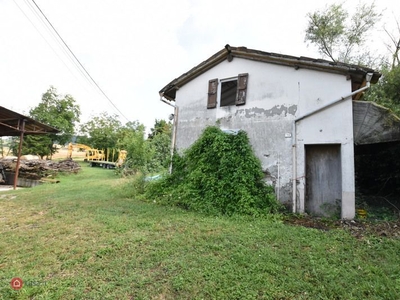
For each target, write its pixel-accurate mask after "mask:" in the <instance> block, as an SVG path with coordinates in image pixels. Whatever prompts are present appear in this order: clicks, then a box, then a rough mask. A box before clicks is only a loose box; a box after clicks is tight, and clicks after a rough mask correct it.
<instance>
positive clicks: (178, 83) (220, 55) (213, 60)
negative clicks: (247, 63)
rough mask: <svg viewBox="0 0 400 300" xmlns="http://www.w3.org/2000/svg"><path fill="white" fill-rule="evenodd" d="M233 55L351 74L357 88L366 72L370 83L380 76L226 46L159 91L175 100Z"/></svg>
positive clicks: (365, 70)
mask: <svg viewBox="0 0 400 300" xmlns="http://www.w3.org/2000/svg"><path fill="white" fill-rule="evenodd" d="M235 57H238V58H244V59H250V60H254V61H260V62H265V63H272V64H278V65H283V66H289V67H293V68H295V69H296V70H297V69H311V70H319V71H323V72H330V73H337V74H343V75H347V76H350V78H351V80H352V83H353V90H356V89H358V88H359V87H361V86H362V85H363V84H365V76H366V74H367V73H372V74H373V76H372V79H371V83H376V82H377V81H378V79H379V77H380V76H381V74H380V73H379V72H376V71H374V70H373V69H370V68H366V67H361V66H358V65H353V64H345V63H340V62H332V61H328V60H323V59H315V58H309V57H304V56H301V57H295V56H290V55H282V54H277V53H271V52H264V51H259V50H253V49H247V48H246V47H232V46H229V45H226V46H225V47H224V48H223V49H222V50H220V51H218V52H217V53H215V54H214V55H213V56H211V57H210V58H208V59H207V60H205V61H203V62H202V63H200V64H199V65H197V66H195V67H194V68H192V69H191V70H189V71H188V72H186V73H184V74H182V75H181V76H179V77H178V78H176V79H174V80H172V81H171V82H170V83H168V84H167V85H166V86H165V87H164V88H162V89H161V90H160V92H159V93H160V95H161V96H164V97H165V98H166V99H168V100H175V97H176V91H177V90H178V89H179V88H180V87H182V86H183V85H185V84H186V83H188V82H189V81H191V80H193V79H194V78H196V77H197V76H199V75H201V74H203V73H204V72H206V71H208V70H209V69H211V68H213V67H214V66H216V65H217V64H219V63H220V62H222V61H224V60H225V59H227V60H228V61H232V60H233V59H234V58H235Z"/></svg>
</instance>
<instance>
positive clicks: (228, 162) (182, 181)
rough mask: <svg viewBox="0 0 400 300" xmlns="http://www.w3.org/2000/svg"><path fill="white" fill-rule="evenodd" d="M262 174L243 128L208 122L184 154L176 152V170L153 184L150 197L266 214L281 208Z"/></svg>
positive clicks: (229, 211)
mask: <svg viewBox="0 0 400 300" xmlns="http://www.w3.org/2000/svg"><path fill="white" fill-rule="evenodd" d="M263 177H264V175H263V173H262V169H261V163H260V161H259V160H258V158H257V157H256V156H255V155H254V153H253V150H252V148H251V146H250V143H249V140H248V137H247V134H246V133H245V132H244V131H239V132H238V134H236V135H233V134H227V133H224V132H223V131H221V130H220V129H219V128H217V127H208V128H206V129H205V130H204V132H203V134H202V135H201V137H200V138H199V139H198V140H197V141H196V142H195V143H194V144H193V145H192V146H191V147H190V148H189V149H187V150H186V151H185V152H184V154H183V155H182V156H180V155H178V154H175V155H174V157H173V172H172V174H171V175H165V176H163V177H162V179H161V180H157V181H155V182H152V183H150V184H149V185H148V186H147V188H146V198H147V199H150V200H153V201H158V202H161V203H163V204H174V205H178V206H181V207H184V208H186V209H190V210H195V211H201V212H205V213H207V214H223V215H233V214H247V215H263V214H267V213H270V212H274V211H276V210H277V209H278V207H279V205H278V203H277V201H276V199H275V196H274V191H273V188H272V187H271V186H267V185H266V184H265V182H264V181H263Z"/></svg>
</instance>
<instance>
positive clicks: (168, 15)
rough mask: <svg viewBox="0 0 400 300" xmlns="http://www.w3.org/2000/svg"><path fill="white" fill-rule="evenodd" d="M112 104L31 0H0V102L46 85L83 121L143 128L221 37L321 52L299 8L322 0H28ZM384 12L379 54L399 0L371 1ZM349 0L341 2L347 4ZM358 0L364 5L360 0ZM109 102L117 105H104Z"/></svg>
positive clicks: (319, 5) (25, 98)
mask: <svg viewBox="0 0 400 300" xmlns="http://www.w3.org/2000/svg"><path fill="white" fill-rule="evenodd" d="M35 2H36V4H37V5H38V6H39V7H40V9H41V10H42V12H43V13H44V14H45V15H46V17H47V18H48V19H49V20H50V22H51V23H52V25H53V26H54V28H55V29H56V30H57V31H58V33H59V34H60V36H61V37H62V38H63V40H64V41H65V42H66V44H67V45H68V46H69V48H70V49H71V50H72V51H73V53H74V54H75V56H76V57H77V58H78V59H79V61H80V62H81V64H82V65H83V66H84V68H85V69H86V70H87V71H88V73H89V74H90V76H91V77H92V78H93V79H94V81H95V82H96V83H97V84H98V86H99V87H100V88H101V90H102V91H103V92H104V93H105V94H106V95H107V96H108V98H109V99H110V100H111V102H112V103H113V104H111V103H110V101H109V100H108V99H107V98H106V97H105V96H104V95H103V94H102V93H101V91H99V89H98V88H97V87H96V85H95V84H94V83H93V82H92V81H91V80H90V79H88V77H87V76H86V75H85V73H84V71H82V70H81V69H80V67H79V64H78V63H76V62H75V61H74V60H73V59H72V58H71V57H70V56H68V55H67V54H68V51H66V49H65V47H64V46H62V43H61V42H60V41H59V40H57V39H56V38H55V34H54V33H52V32H51V30H49V28H48V27H46V26H45V22H43V18H40V17H39V15H40V13H39V12H38V10H37V7H36V6H35V4H34V3H33V2H32V1H31V0H0V39H1V40H0V105H1V106H4V107H6V108H8V109H11V110H14V111H17V112H19V113H22V114H28V112H29V109H31V108H33V107H35V106H37V105H38V104H39V103H40V101H41V97H42V94H43V93H45V92H46V90H47V89H48V88H49V87H50V86H54V87H55V88H56V89H57V90H58V92H59V93H60V94H70V95H71V96H73V97H74V99H75V100H76V101H77V103H78V104H79V105H80V107H81V111H82V116H81V119H82V121H83V122H85V121H87V120H88V119H89V118H90V117H91V116H94V115H98V114H99V113H100V112H103V111H107V112H108V113H109V114H112V115H114V114H117V115H119V116H120V120H121V122H122V123H126V122H127V120H129V121H139V122H140V123H143V124H144V125H145V126H146V127H147V129H149V128H150V127H152V125H153V124H154V120H155V119H167V118H168V116H169V114H170V113H172V108H171V107H169V106H167V105H166V104H164V103H162V102H160V100H159V95H158V91H159V90H160V89H161V88H163V87H164V86H165V85H166V84H167V83H169V82H170V81H171V80H173V79H174V78H176V77H178V76H180V75H181V74H182V73H184V72H186V71H188V70H189V69H191V68H192V67H194V66H195V65H197V64H199V63H200V62H202V61H204V60H206V59H207V58H209V57H210V56H211V55H213V54H214V53H216V52H218V51H219V50H221V49H222V48H223V47H224V46H225V45H226V44H230V45H231V46H245V47H247V48H251V49H257V50H262V51H266V52H275V53H281V54H288V55H293V56H308V57H321V56H320V55H319V54H318V52H317V51H316V49H315V48H314V47H312V46H308V47H307V45H306V43H305V42H304V35H305V33H304V31H305V28H306V25H307V19H306V14H307V13H308V12H313V11H315V10H317V9H323V8H324V7H325V6H326V5H327V4H331V3H335V1H326V0H314V1H311V0H303V1H297V0H285V1H267V0H264V1H263V0H247V1H239V0H229V1H225V0H169V1H166V0H146V1H138V0H102V1H99V0H68V1H67V0H35ZM376 2H377V3H376V5H377V7H378V9H379V10H380V11H383V14H384V18H383V19H382V22H381V23H380V24H379V25H380V26H379V27H378V30H377V31H376V32H375V33H374V35H373V36H372V37H371V39H372V41H373V42H372V43H371V45H372V46H371V47H372V49H373V50H374V51H379V52H382V53H384V52H385V46H384V43H385V42H387V41H388V37H387V35H386V33H384V32H383V30H382V28H383V25H384V24H385V26H386V28H387V29H388V30H389V31H391V32H393V33H394V34H396V33H397V35H399V32H398V31H396V30H395V29H396V25H395V18H397V20H399V21H400V1H394V0H377V1H376ZM357 3H358V1H353V0H351V1H350V0H348V1H347V2H345V7H346V8H348V10H349V11H350V12H351V11H352V9H354V7H355V6H356V4H357ZM364 3H371V1H367V0H365V1H364ZM113 105H115V106H116V107H117V109H116V108H115V107H114V106H113Z"/></svg>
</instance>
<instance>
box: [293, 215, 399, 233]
mask: <svg viewBox="0 0 400 300" xmlns="http://www.w3.org/2000/svg"><path fill="white" fill-rule="evenodd" d="M285 223H286V224H290V225H294V226H304V227H308V228H315V229H319V230H324V231H328V230H332V229H337V228H342V229H343V230H347V231H348V232H350V233H351V235H353V236H354V237H356V238H358V239H363V238H364V237H366V236H371V235H373V236H378V237H390V238H398V239H400V218H398V219H397V220H393V221H383V220H358V219H356V220H331V219H323V218H316V217H311V216H307V215H305V216H296V215H294V216H287V217H286V219H285Z"/></svg>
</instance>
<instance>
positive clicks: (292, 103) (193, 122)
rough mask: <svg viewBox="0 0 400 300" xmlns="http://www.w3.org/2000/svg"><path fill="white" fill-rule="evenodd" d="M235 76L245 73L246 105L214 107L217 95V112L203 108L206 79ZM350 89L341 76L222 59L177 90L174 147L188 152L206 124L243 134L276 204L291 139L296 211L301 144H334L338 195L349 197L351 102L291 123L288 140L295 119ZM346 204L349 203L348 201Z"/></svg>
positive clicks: (287, 174) (287, 194) (285, 181)
mask: <svg viewBox="0 0 400 300" xmlns="http://www.w3.org/2000/svg"><path fill="white" fill-rule="evenodd" d="M240 73H248V74H249V78H248V84H247V97H246V104H245V105H242V106H227V107H219V102H220V101H219V94H218V98H217V101H218V104H217V108H214V109H207V93H208V81H209V80H210V79H214V78H218V79H226V78H230V77H235V76H237V75H238V74H240ZM220 89H221V84H220V83H219V85H218V90H219V91H220ZM350 91H351V81H349V80H346V76H343V75H337V74H330V73H326V72H318V71H313V70H308V69H298V70H296V69H294V68H292V67H286V66H281V65H276V64H269V63H262V62H257V61H251V60H247V59H240V58H234V59H233V61H232V62H228V61H223V62H222V63H220V64H218V65H217V66H215V67H214V68H212V69H210V70H208V71H207V72H205V73H203V74H201V75H200V76H198V77H196V78H195V79H193V80H192V81H190V82H189V83H187V84H185V85H184V86H182V87H180V89H179V90H178V91H177V94H176V105H177V106H178V107H179V116H178V125H177V140H176V147H177V149H178V150H182V149H185V148H188V147H189V146H190V145H191V144H192V143H193V142H194V141H195V140H196V139H197V138H198V137H199V136H200V134H201V133H202V131H203V130H204V128H205V127H206V126H208V125H219V127H220V128H221V129H241V130H244V131H246V132H247V134H248V136H249V139H250V142H251V144H252V146H253V149H254V152H255V154H256V156H257V157H258V158H259V159H260V160H261V163H262V167H263V170H264V172H265V173H266V180H267V181H269V183H272V184H273V185H274V186H275V188H276V193H277V196H278V198H279V200H280V201H281V202H283V203H291V202H292V178H293V168H292V163H293V155H292V144H293V142H294V141H295V140H296V142H298V143H299V144H298V145H297V147H296V151H297V155H296V156H297V162H296V166H297V174H296V177H297V178H299V180H298V185H297V188H298V191H297V195H298V201H297V211H300V212H302V211H304V199H305V195H304V193H305V190H304V186H305V180H304V173H305V171H304V170H305V159H304V145H305V144H313V143H339V144H342V145H343V147H342V162H343V164H344V165H347V166H346V167H344V168H342V170H343V172H342V173H343V174H342V178H343V182H344V187H343V191H344V193H349V196H348V198H352V197H353V198H354V196H353V194H354V176H353V175H354V169H353V167H352V166H353V161H352V157H353V152H352V151H353V150H352V149H353V148H352V147H353V146H352V139H353V136H352V115H351V111H352V109H351V101H347V102H346V101H345V102H343V103H340V104H339V105H336V106H334V107H331V108H330V109H328V110H326V111H323V112H320V113H317V114H314V115H312V116H310V117H308V118H306V119H304V120H302V121H299V122H298V123H297V125H296V135H295V136H296V139H293V133H294V131H293V129H294V123H295V122H294V120H295V118H296V117H299V116H301V115H304V114H306V113H308V112H310V111H312V110H314V109H316V108H318V107H322V106H324V105H326V104H327V103H330V102H332V101H333V100H335V99H337V98H339V97H341V96H343V95H345V94H348V93H350ZM350 202H351V203H353V202H354V201H353V200H351V199H350V201H349V203H350ZM346 205H347V204H346ZM351 205H352V204H350V206H351ZM346 207H347V206H346ZM350 210H351V209H350ZM350 215H351V212H350Z"/></svg>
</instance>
